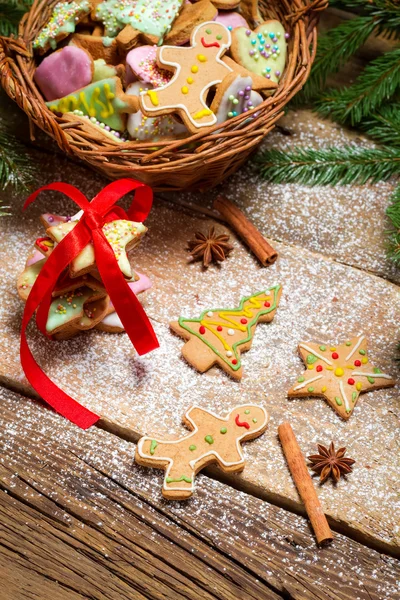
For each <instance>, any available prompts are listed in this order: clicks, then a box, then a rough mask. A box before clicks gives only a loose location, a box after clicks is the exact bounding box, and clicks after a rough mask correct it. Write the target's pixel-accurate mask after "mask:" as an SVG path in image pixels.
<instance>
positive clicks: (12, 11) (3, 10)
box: [0, 0, 32, 37]
mask: <svg viewBox="0 0 400 600" xmlns="http://www.w3.org/2000/svg"><path fill="white" fill-rule="evenodd" d="M31 4H32V1H31V0H8V1H6V2H0V35H4V36H6V37H8V36H10V35H11V34H16V33H17V30H18V23H19V22H20V20H21V19H22V17H23V16H24V14H25V13H26V11H27V10H29V7H30V6H31Z"/></svg>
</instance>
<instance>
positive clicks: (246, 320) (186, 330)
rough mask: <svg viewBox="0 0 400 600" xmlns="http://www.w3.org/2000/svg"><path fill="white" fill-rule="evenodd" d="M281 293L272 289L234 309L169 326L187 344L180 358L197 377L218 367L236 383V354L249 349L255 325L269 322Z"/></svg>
mask: <svg viewBox="0 0 400 600" xmlns="http://www.w3.org/2000/svg"><path fill="white" fill-rule="evenodd" d="M281 292H282V288H281V286H280V285H276V286H274V287H271V288H269V289H267V290H265V291H262V292H258V293H257V294H253V295H252V296H248V297H246V298H242V300H241V301H240V304H239V307H238V308H213V309H206V310H204V311H203V312H202V313H201V315H200V317H198V318H197V319H196V318H195V319H187V318H186V317H180V318H179V320H178V321H174V322H173V323H170V327H171V329H172V331H174V332H175V333H176V334H178V335H179V336H181V337H182V338H184V339H185V340H187V342H186V343H185V345H184V346H183V348H182V355H183V356H184V358H185V359H186V360H187V361H188V363H189V364H190V365H192V366H193V367H194V368H195V369H197V371H199V372H200V373H204V372H205V371H208V369H210V368H211V367H212V366H213V365H218V366H219V367H221V369H223V370H224V371H225V373H227V374H228V375H230V376H231V377H233V378H234V379H238V380H240V379H241V378H242V375H243V372H242V361H241V357H240V354H241V352H245V351H246V350H249V348H250V347H251V344H252V341H253V335H254V330H255V328H256V325H257V323H264V322H270V321H272V320H273V318H274V316H275V313H276V310H277V308H278V306H279V300H280V296H281Z"/></svg>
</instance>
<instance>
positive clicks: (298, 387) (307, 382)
mask: <svg viewBox="0 0 400 600" xmlns="http://www.w3.org/2000/svg"><path fill="white" fill-rule="evenodd" d="M322 377H323V375H317V376H316V377H312V378H311V379H306V381H303V383H300V384H299V385H296V386H295V387H294V388H293V391H296V390H301V388H304V387H306V385H309V384H310V383H312V382H313V381H317V380H318V379H322Z"/></svg>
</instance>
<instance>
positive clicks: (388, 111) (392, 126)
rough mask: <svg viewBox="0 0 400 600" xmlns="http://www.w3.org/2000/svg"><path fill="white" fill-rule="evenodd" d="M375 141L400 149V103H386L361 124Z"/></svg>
mask: <svg viewBox="0 0 400 600" xmlns="http://www.w3.org/2000/svg"><path fill="white" fill-rule="evenodd" d="M360 127H361V128H362V130H363V131H364V132H365V133H366V134H367V135H368V136H369V137H370V138H372V139H373V140H374V141H376V142H378V143H379V144H383V145H386V144H387V145H390V146H397V148H400V103H393V104H392V103H386V104H383V105H382V106H380V107H379V108H378V109H377V111H376V112H375V113H372V114H371V115H369V116H367V117H365V119H363V120H362V121H361V123H360Z"/></svg>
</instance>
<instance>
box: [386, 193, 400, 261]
mask: <svg viewBox="0 0 400 600" xmlns="http://www.w3.org/2000/svg"><path fill="white" fill-rule="evenodd" d="M386 214H387V216H388V217H389V219H390V221H391V224H392V226H393V227H392V229H390V230H389V231H388V234H389V238H388V250H387V253H388V256H389V258H391V259H392V260H393V262H394V263H395V264H396V265H400V185H398V186H397V188H396V189H395V191H394V192H393V194H392V197H391V199H390V204H389V207H388V209H387V211H386Z"/></svg>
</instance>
